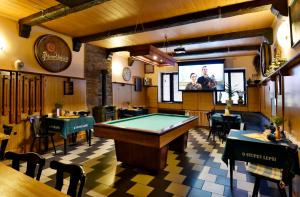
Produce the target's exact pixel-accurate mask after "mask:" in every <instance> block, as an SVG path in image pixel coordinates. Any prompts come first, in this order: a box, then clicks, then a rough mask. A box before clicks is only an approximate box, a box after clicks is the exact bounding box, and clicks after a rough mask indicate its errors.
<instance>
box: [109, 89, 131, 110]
mask: <svg viewBox="0 0 300 197" xmlns="http://www.w3.org/2000/svg"><path fill="white" fill-rule="evenodd" d="M112 88H113V105H115V106H118V107H128V105H127V103H128V102H129V103H130V104H131V105H132V92H131V89H132V87H131V85H128V84H120V83H113V86H112Z"/></svg>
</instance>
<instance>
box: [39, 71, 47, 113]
mask: <svg viewBox="0 0 300 197" xmlns="http://www.w3.org/2000/svg"><path fill="white" fill-rule="evenodd" d="M45 84H46V79H45V76H43V75H41V101H40V102H41V109H40V113H41V114H44V106H45V99H46V97H45Z"/></svg>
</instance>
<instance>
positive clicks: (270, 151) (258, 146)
mask: <svg viewBox="0 0 300 197" xmlns="http://www.w3.org/2000/svg"><path fill="white" fill-rule="evenodd" d="M252 133H259V134H261V132H258V131H247V130H246V131H245V130H233V129H232V130H231V131H230V133H229V135H228V136H227V141H226V145H225V149H224V153H223V156H222V160H223V161H224V162H225V163H226V164H228V160H229V169H230V184H231V188H232V182H233V179H232V178H233V177H232V175H233V169H234V165H235V161H236V160H239V161H245V162H251V163H256V164H262V165H266V166H270V167H274V168H280V169H283V168H286V167H288V166H289V165H290V169H291V170H292V171H293V172H292V173H296V172H298V171H299V161H298V152H297V146H296V145H294V144H292V143H291V142H289V141H288V140H280V141H277V142H271V141H268V140H266V141H262V140H258V139H254V138H250V137H246V136H245V134H252Z"/></svg>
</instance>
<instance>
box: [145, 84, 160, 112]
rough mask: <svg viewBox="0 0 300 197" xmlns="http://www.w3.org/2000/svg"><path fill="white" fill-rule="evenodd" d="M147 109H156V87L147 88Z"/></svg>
mask: <svg viewBox="0 0 300 197" xmlns="http://www.w3.org/2000/svg"><path fill="white" fill-rule="evenodd" d="M146 101H147V107H152V108H157V107H158V95H157V87H156V86H153V87H147V96H146Z"/></svg>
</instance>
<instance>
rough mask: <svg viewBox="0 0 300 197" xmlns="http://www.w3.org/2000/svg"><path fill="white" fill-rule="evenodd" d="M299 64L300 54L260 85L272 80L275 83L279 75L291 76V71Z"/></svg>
mask: <svg viewBox="0 0 300 197" xmlns="http://www.w3.org/2000/svg"><path fill="white" fill-rule="evenodd" d="M298 64H300V52H299V53H297V54H296V55H295V56H294V57H292V58H291V59H290V60H289V61H287V62H286V63H284V64H283V65H282V66H280V67H279V68H278V69H277V70H276V71H274V72H273V73H271V74H270V75H269V76H267V77H265V78H264V79H263V80H262V81H261V82H260V83H259V84H260V85H264V84H266V83H267V82H268V81H270V80H271V81H273V80H275V78H276V76H277V75H281V76H289V71H290V70H291V69H292V68H294V67H295V66H297V65H298Z"/></svg>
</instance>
